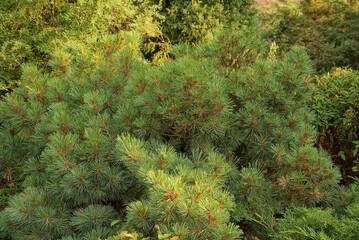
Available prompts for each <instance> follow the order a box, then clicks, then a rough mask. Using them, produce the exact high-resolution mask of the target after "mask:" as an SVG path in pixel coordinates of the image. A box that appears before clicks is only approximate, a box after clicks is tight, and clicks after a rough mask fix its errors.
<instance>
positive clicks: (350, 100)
mask: <svg viewBox="0 0 359 240" xmlns="http://www.w3.org/2000/svg"><path fill="white" fill-rule="evenodd" d="M315 87H316V89H315V94H314V96H313V98H311V99H310V100H309V106H310V108H311V109H312V110H313V111H315V112H316V120H315V124H316V125H317V126H318V129H319V130H320V135H319V140H318V143H319V145H320V146H322V147H324V148H325V149H327V150H328V152H329V153H330V154H331V155H332V156H333V160H334V161H335V162H336V163H337V164H338V165H339V166H341V168H342V170H343V174H344V175H345V176H347V175H349V176H353V175H356V176H358V175H357V171H358V170H357V167H358V166H357V164H358V163H359V161H358V157H359V156H358V154H357V152H356V151H355V149H356V145H355V142H356V141H358V140H359V134H358V131H359V73H358V72H355V71H352V70H347V69H337V70H336V71H334V72H332V73H330V74H327V75H324V76H322V77H318V78H317V79H316V84H315ZM353 167H355V168H354V169H353ZM353 170H354V171H355V172H356V174H355V173H354V172H353ZM347 180H349V179H347Z"/></svg>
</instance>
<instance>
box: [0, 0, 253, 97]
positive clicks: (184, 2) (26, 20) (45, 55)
mask: <svg viewBox="0 0 359 240" xmlns="http://www.w3.org/2000/svg"><path fill="white" fill-rule="evenodd" d="M250 4H252V0H236V1H219V0H218V1H188V0H178V1H162V0H160V1H159V0H153V1H143V0H91V1H83V0H55V1H48V0H15V1H13V0H3V1H1V2H0V19H3V20H4V21H1V22H0V71H1V72H0V73H1V74H0V91H1V92H6V91H9V90H11V89H12V88H14V87H16V86H18V85H20V84H21V83H22V82H21V81H20V76H21V64H23V63H29V62H31V63H35V64H36V65H37V66H38V67H40V68H41V69H43V70H46V71H49V70H51V69H49V68H48V60H49V57H50V54H51V53H52V52H53V51H54V48H55V47H56V46H57V44H59V42H61V41H64V39H72V38H75V39H85V38H86V37H88V36H95V37H101V36H103V35H107V34H117V33H118V32H120V31H128V30H131V29H135V30H137V31H139V32H140V33H141V37H142V38H143V40H144V41H143V46H142V47H141V50H142V52H143V53H144V54H145V55H146V57H147V58H148V59H149V60H151V61H153V62H159V61H162V60H163V59H166V58H167V57H168V56H167V52H168V48H169V43H168V42H172V43H179V42H187V43H191V44H195V43H198V42H202V41H204V39H205V38H206V37H208V36H209V35H211V34H213V33H214V31H216V30H219V29H222V28H230V29H233V30H235V29H239V28H240V27H241V26H246V25H249V24H250V23H251V22H253V16H254V10H253V9H252V8H250V7H249V6H250ZM162 29H163V33H162ZM1 92H0V93H1Z"/></svg>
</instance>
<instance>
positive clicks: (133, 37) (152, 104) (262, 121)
mask: <svg viewBox="0 0 359 240" xmlns="http://www.w3.org/2000/svg"><path fill="white" fill-rule="evenodd" d="M256 32H257V31H256V29H243V30H242V31H241V32H235V33H230V32H226V31H225V32H222V33H221V34H218V36H217V37H216V38H215V39H214V40H213V41H212V42H210V43H209V44H205V45H200V46H198V47H196V48H191V47H189V46H187V45H180V46H177V47H176V48H175V49H173V57H174V58H175V59H174V60H172V61H170V62H168V63H164V64H161V65H159V66H151V65H149V64H148V63H147V62H146V61H145V60H143V58H142V57H141V54H140V36H139V35H138V34H137V33H135V32H121V33H120V34H119V35H116V36H111V37H105V38H103V39H101V41H99V40H98V39H90V40H88V41H87V43H86V44H79V43H78V42H70V43H68V44H67V45H65V46H63V48H62V49H61V51H58V52H56V53H54V56H53V58H52V60H51V61H50V64H51V68H53V73H52V74H51V75H48V74H41V73H39V71H38V70H37V69H36V68H35V67H33V66H30V65H28V66H26V68H25V69H26V71H25V73H24V75H23V79H24V81H27V83H26V85H25V86H23V87H20V88H18V89H16V90H15V91H14V93H12V94H8V95H7V96H6V98H4V101H3V102H1V104H0V110H1V112H2V113H3V115H1V118H0V120H1V124H2V128H1V136H4V138H5V139H9V140H6V141H5V145H6V144H7V146H11V147H10V148H9V147H6V146H5V145H4V146H5V147H4V146H2V148H3V149H6V150H5V151H1V152H0V161H1V164H3V165H5V166H6V168H11V167H12V166H22V171H23V174H24V177H25V180H24V183H23V188H24V191H23V192H22V193H21V194H19V195H16V196H14V197H13V198H12V199H11V200H10V201H9V203H8V206H7V207H6V208H5V210H3V211H2V212H1V213H0V234H1V237H3V238H9V239H61V238H62V239H97V238H106V237H108V236H111V235H112V234H114V233H115V232H116V230H118V229H122V230H126V231H130V232H134V231H136V232H138V233H140V234H142V235H143V236H145V237H155V236H158V234H159V233H160V232H161V233H165V234H170V235H171V236H173V237H175V238H177V239H238V238H240V236H241V230H240V229H239V223H241V224H242V223H243V220H245V224H246V226H250V227H251V228H252V229H256V228H257V227H258V226H262V230H260V231H258V232H260V233H262V234H263V233H265V232H266V231H267V232H271V231H272V232H274V231H276V230H275V227H276V219H275V216H278V215H280V214H283V213H284V211H285V209H287V208H290V206H291V205H290V204H291V203H294V204H296V205H300V206H303V207H310V206H315V205H322V206H325V205H329V204H330V200H331V199H332V198H333V196H334V188H335V187H336V184H337V181H338V178H339V174H338V171H337V170H336V169H335V168H334V167H333V166H332V162H331V161H330V159H329V158H328V157H327V155H326V154H325V153H324V152H322V151H319V150H317V149H316V148H314V147H313V141H314V136H315V131H314V130H313V128H312V127H311V125H310V123H311V114H310V113H309V112H308V110H307V109H306V107H305V105H304V104H303V99H304V98H305V97H308V96H310V91H309V90H308V84H309V83H310V78H309V76H310V73H311V67H310V64H309V59H308V56H307V55H306V54H305V52H304V50H303V49H302V48H294V49H292V51H291V52H289V53H288V54H287V55H286V56H285V58H284V59H283V60H280V61H272V60H267V59H266V57H265V54H264V53H263V52H264V51H263V49H264V46H263V43H262V42H261V41H260V40H259V38H258V36H257V34H256ZM14 148H16V151H15V152H14V151H13V150H14ZM6 168H5V169H6ZM1 174H4V173H3V172H2V173H1ZM116 219H118V220H119V224H118V225H115V226H112V227H111V222H112V221H113V220H116ZM251 231H255V230H251Z"/></svg>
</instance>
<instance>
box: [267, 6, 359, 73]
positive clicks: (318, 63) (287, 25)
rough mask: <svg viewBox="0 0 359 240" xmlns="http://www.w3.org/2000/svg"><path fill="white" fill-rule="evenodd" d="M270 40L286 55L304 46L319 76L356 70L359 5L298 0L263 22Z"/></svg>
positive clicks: (358, 51)
mask: <svg viewBox="0 0 359 240" xmlns="http://www.w3.org/2000/svg"><path fill="white" fill-rule="evenodd" d="M265 21H267V22H266V24H265V27H266V30H267V32H268V36H269V38H271V39H272V40H274V41H276V42H277V43H278V44H279V46H280V47H281V48H282V49H283V50H284V52H286V51H287V50H288V49H289V48H290V47H291V46H293V45H295V44H297V45H302V46H305V47H306V48H307V50H308V54H309V55H310V57H311V59H312V60H313V62H314V64H315V68H316V70H317V72H319V73H325V72H327V71H329V70H331V68H332V67H344V66H350V67H351V68H353V69H358V68H359V65H358V63H359V50H358V49H359V40H358V39H359V38H358V36H359V4H358V1H355V0H301V1H300V5H299V6H296V5H293V6H289V7H288V6H287V5H284V6H282V7H280V8H279V9H278V10H277V11H276V12H275V13H274V15H273V16H271V17H270V20H269V19H266V20H265Z"/></svg>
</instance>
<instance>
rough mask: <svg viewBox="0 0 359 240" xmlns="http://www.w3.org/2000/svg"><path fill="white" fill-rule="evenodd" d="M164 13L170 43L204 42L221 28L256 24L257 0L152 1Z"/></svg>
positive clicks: (165, 30) (165, 32)
mask: <svg viewBox="0 0 359 240" xmlns="http://www.w3.org/2000/svg"><path fill="white" fill-rule="evenodd" d="M151 1H152V2H154V3H155V4H158V5H159V6H160V12H161V13H162V14H163V15H164V21H163V24H162V25H163V33H164V34H165V36H167V37H168V38H169V39H170V41H171V43H173V44H174V43H181V42H182V43H183V42H186V43H190V44H195V43H198V42H203V41H204V40H205V39H206V37H208V36H209V35H212V34H213V33H214V31H216V30H218V29H222V28H226V29H231V30H236V29H239V28H240V27H242V26H249V25H252V24H253V22H254V21H253V20H254V18H253V17H254V13H255V10H254V9H253V8H251V7H250V5H251V4H253V3H254V0H174V1H173V0H151Z"/></svg>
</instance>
